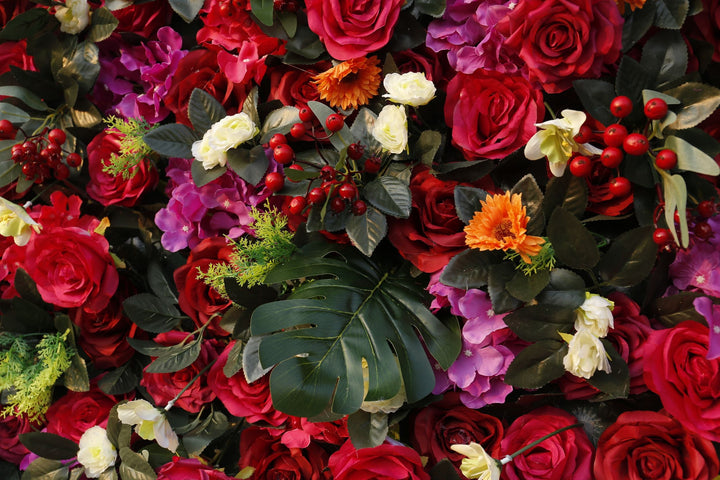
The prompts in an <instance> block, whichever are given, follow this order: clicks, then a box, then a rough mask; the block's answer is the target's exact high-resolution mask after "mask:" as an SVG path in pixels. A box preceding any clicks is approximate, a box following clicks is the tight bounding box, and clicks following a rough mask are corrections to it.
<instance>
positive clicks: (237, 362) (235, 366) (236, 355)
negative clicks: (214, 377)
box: [223, 340, 245, 378]
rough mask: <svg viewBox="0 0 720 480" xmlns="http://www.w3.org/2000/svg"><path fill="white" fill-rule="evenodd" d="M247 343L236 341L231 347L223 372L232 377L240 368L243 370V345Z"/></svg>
mask: <svg viewBox="0 0 720 480" xmlns="http://www.w3.org/2000/svg"><path fill="white" fill-rule="evenodd" d="M244 346H245V344H244V343H243V342H241V341H239V340H238V341H236V342H235V343H234V344H233V346H232V347H231V348H230V352H229V353H228V357H227V362H225V366H223V374H224V375H225V376H226V377H227V378H230V377H232V376H233V375H235V374H236V373H238V372H239V371H240V370H242V358H243V347H244Z"/></svg>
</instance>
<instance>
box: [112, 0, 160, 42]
mask: <svg viewBox="0 0 720 480" xmlns="http://www.w3.org/2000/svg"><path fill="white" fill-rule="evenodd" d="M112 14H113V15H114V16H115V18H117V19H118V21H119V22H120V23H119V24H118V26H117V27H116V28H115V31H116V32H127V33H135V34H137V35H141V36H143V37H145V38H150V37H151V36H152V35H153V34H154V33H155V32H157V30H158V29H159V28H160V27H163V26H165V25H169V23H170V18H171V17H172V9H171V8H170V4H169V3H168V2H167V0H153V1H150V2H146V3H141V4H139V5H134V4H132V5H128V6H127V7H125V8H121V9H119V10H113V11H112Z"/></svg>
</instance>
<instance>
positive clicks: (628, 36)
mask: <svg viewBox="0 0 720 480" xmlns="http://www.w3.org/2000/svg"><path fill="white" fill-rule="evenodd" d="M655 8H656V7H655V2H646V3H645V5H644V6H643V8H637V9H635V11H633V12H632V13H630V15H629V16H627V17H626V18H625V23H624V25H623V32H622V45H623V51H624V52H627V51H628V50H630V48H631V47H632V46H633V45H635V44H636V43H637V42H638V41H639V40H640V39H641V38H642V37H644V36H645V34H646V33H647V31H648V30H650V27H652V25H653V21H654V20H655ZM608 105H610V104H608ZM611 123H612V122H611ZM606 125H608V124H607V123H606Z"/></svg>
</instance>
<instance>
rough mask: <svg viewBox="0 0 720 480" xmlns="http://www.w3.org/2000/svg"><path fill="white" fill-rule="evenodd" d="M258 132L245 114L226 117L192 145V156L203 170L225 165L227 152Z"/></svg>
mask: <svg viewBox="0 0 720 480" xmlns="http://www.w3.org/2000/svg"><path fill="white" fill-rule="evenodd" d="M259 131H260V130H259V129H258V127H257V125H255V122H253V121H252V118H250V115H248V114H247V113H245V112H240V113H236V114H235V115H228V116H227V117H225V118H223V119H222V120H220V121H217V122H215V123H214V124H213V126H212V127H210V129H209V130H208V131H206V132H205V134H204V135H203V138H202V139H201V140H196V141H195V142H193V144H192V154H193V157H195V159H196V160H198V161H200V162H202V164H203V168H205V170H210V169H211V168H214V167H216V166H218V165H220V166H221V167H224V166H225V164H226V163H227V152H228V150H230V149H231V148H235V147H237V146H239V145H240V144H242V143H244V142H247V141H248V140H250V139H251V138H253V137H254V136H255V135H257V133H258V132H259Z"/></svg>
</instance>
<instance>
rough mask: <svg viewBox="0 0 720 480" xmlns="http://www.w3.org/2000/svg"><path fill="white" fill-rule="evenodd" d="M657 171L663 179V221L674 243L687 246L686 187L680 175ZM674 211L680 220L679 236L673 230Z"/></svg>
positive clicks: (688, 237)
mask: <svg viewBox="0 0 720 480" xmlns="http://www.w3.org/2000/svg"><path fill="white" fill-rule="evenodd" d="M658 173H659V174H660V176H661V177H662V179H663V196H664V199H665V223H666V224H667V225H668V226H669V228H670V233H672V235H673V239H674V240H675V243H677V244H678V245H680V246H682V247H683V248H685V247H687V246H688V244H689V243H690V232H689V231H688V224H687V212H686V206H687V187H686V186H685V180H684V179H683V177H681V176H680V175H670V174H669V173H667V171H665V170H662V169H659V170H658ZM675 212H677V215H678V220H679V221H680V222H679V223H680V238H679V239H678V235H677V231H676V230H675Z"/></svg>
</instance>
